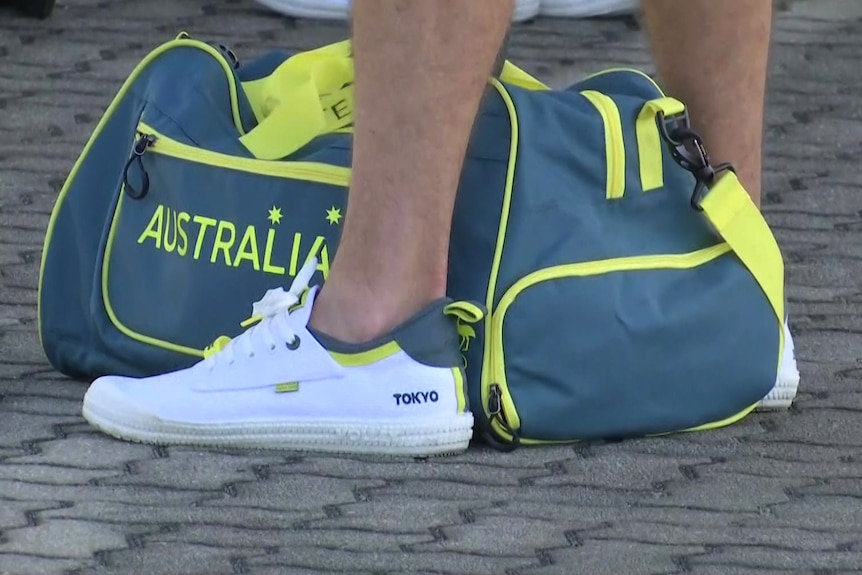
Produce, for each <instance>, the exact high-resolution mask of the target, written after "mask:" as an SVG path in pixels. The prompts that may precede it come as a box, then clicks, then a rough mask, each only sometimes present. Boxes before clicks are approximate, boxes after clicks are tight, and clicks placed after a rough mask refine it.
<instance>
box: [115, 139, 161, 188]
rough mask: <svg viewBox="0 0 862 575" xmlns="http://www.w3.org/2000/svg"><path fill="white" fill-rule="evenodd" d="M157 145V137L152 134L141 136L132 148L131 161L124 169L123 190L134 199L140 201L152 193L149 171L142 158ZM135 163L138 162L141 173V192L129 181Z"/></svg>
mask: <svg viewBox="0 0 862 575" xmlns="http://www.w3.org/2000/svg"><path fill="white" fill-rule="evenodd" d="M155 143H156V137H155V136H153V135H151V134H141V136H140V137H139V138H138V139H137V140H136V141H135V145H134V146H133V147H132V155H131V156H130V157H129V161H128V162H126V167H125V168H123V188H124V189H125V190H126V193H127V194H128V195H129V197H130V198H132V199H135V200H140V199H141V198H143V197H144V196H146V195H147V192H148V191H150V175H149V174H147V170H145V169H144V162H143V160H141V157H142V156H143V155H144V154H145V153H146V152H147V150H148V149H149V148H150V147H151V146H152V145H153V144H155ZM135 162H137V164H138V171H140V173H141V189H140V190H139V189H137V188H135V186H133V185H132V183H131V182H130V181H129V169H130V168H131V167H132V164H133V163H135Z"/></svg>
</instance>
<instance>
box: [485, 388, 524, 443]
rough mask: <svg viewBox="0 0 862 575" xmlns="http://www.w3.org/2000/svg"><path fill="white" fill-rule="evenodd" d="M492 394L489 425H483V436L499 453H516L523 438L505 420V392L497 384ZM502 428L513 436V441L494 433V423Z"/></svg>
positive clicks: (489, 405) (489, 401) (489, 402)
mask: <svg viewBox="0 0 862 575" xmlns="http://www.w3.org/2000/svg"><path fill="white" fill-rule="evenodd" d="M490 392H491V394H490V395H489V397H488V412H489V413H488V423H487V424H485V425H483V426H482V427H483V428H484V429H483V430H482V436H483V438H484V439H485V441H486V442H487V443H488V444H489V445H490V446H491V447H493V448H494V449H496V450H497V451H504V452H509V451H515V450H516V449H518V447H520V446H521V437H520V436H519V435H518V430H516V429H512V428H511V427H510V426H509V424H508V423H506V420H505V419H504V418H503V390H502V389H500V386H499V385H498V384H496V383H493V384H491V388H490ZM495 421H496V422H497V425H499V426H500V427H502V428H503V429H504V430H505V431H506V433H508V434H509V435H511V436H512V437H511V439H510V438H507V437H501V436H500V435H499V434H498V433H495V432H494V426H493V425H492V424H493V423H494V422H495Z"/></svg>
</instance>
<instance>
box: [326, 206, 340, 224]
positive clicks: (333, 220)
mask: <svg viewBox="0 0 862 575" xmlns="http://www.w3.org/2000/svg"><path fill="white" fill-rule="evenodd" d="M326 221H327V222H329V225H330V226H334V225H337V224H338V222H340V221H341V210H340V209H338V208H336V207H335V206H332V207H331V208H329V209H328V210H326Z"/></svg>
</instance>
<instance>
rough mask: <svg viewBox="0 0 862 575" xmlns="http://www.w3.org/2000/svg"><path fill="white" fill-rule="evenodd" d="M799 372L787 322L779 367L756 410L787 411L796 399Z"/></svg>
mask: <svg viewBox="0 0 862 575" xmlns="http://www.w3.org/2000/svg"><path fill="white" fill-rule="evenodd" d="M799 379H800V377H799V370H798V369H797V366H796V356H795V352H794V348H793V336H792V335H791V333H790V328H789V327H788V326H787V322H786V321H785V322H784V353H783V354H782V356H781V367H780V368H779V370H778V377H777V378H776V380H775V387H773V388H772V391H770V392H769V393H768V394H767V396H766V397H764V398H763V399H761V400H760V403H758V404H757V409H759V410H768V409H787V408H789V407H790V405H791V404H792V403H793V400H794V399H796V393H797V391H798V389H799Z"/></svg>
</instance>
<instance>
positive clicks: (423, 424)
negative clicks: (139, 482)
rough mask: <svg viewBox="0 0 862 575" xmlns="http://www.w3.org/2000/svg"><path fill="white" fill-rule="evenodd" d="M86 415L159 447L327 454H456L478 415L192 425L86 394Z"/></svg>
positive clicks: (104, 427) (103, 427)
mask: <svg viewBox="0 0 862 575" xmlns="http://www.w3.org/2000/svg"><path fill="white" fill-rule="evenodd" d="M83 415H84V419H86V420H87V421H88V422H89V423H90V424H91V425H92V426H93V427H95V428H97V429H99V430H100V431H102V432H104V433H106V434H108V435H110V436H112V437H115V438H118V439H123V440H126V441H133V442H136V443H151V444H156V445H193V446H198V447H242V448H251V449H287V450H291V451H314V452H328V453H355V454H360V453H361V454H378V455H398V456H412V457H423V456H434V455H453V454H456V453H460V452H463V451H465V450H466V449H467V447H468V445H469V444H470V439H471V438H472V437H473V415H472V414H471V413H462V414H453V415H452V416H451V417H446V418H435V419H433V420H425V421H423V420H405V421H391V420H389V421H381V420H373V419H367V420H364V421H342V420H332V421H320V420H314V421H311V420H310V421H301V420H299V421H270V422H260V421H253V422H245V423H229V424H223V423H210V424H205V423H202V424H190V423H183V422H176V421H165V420H162V419H159V418H157V417H152V416H145V415H143V414H141V415H136V417H129V415H130V414H129V413H128V412H126V413H125V415H126V417H125V418H124V420H123V421H121V420H120V419H119V418H117V417H116V411H115V410H112V409H111V408H110V406H102V405H99V404H98V402H97V401H93V400H91V399H89V398H88V397H86V396H85V398H84V407H83Z"/></svg>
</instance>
